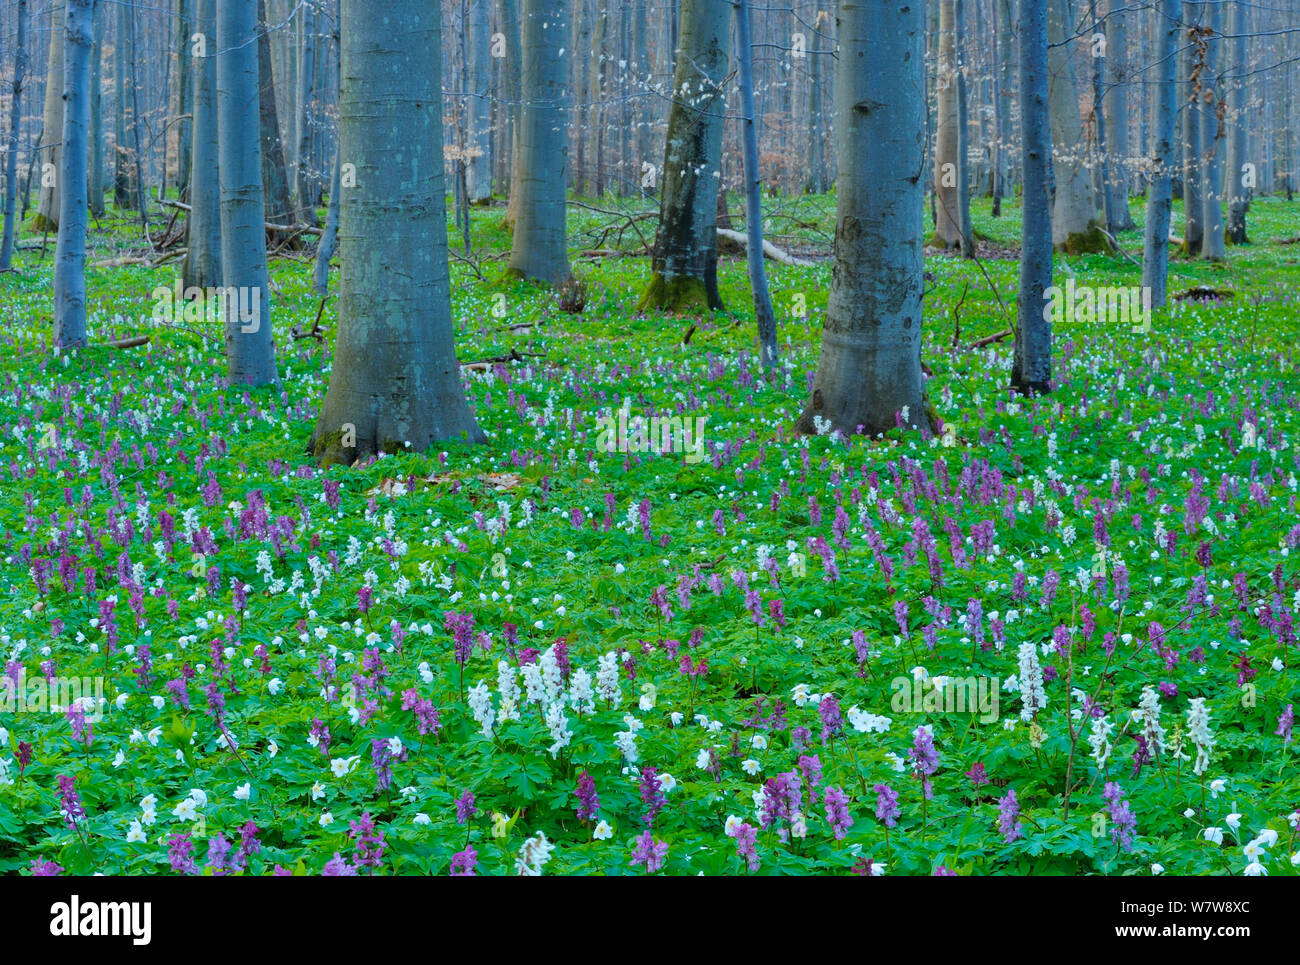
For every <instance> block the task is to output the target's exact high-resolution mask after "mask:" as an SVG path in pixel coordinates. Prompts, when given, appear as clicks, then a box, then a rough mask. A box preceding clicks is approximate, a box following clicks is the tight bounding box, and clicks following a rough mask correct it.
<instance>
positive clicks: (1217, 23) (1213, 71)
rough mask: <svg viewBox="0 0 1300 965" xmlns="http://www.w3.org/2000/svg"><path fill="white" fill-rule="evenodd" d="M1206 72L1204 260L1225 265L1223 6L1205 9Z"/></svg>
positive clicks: (1203, 81)
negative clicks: (1220, 262)
mask: <svg viewBox="0 0 1300 965" xmlns="http://www.w3.org/2000/svg"><path fill="white" fill-rule="evenodd" d="M1204 10H1205V26H1206V28H1207V29H1208V30H1209V31H1210V32H1209V34H1208V35H1207V36H1206V38H1205V69H1204V71H1203V72H1202V74H1201V87H1202V91H1201V158H1202V162H1201V163H1202V169H1201V192H1202V203H1203V205H1204V209H1203V210H1204V213H1203V214H1202V216H1201V257H1202V258H1205V259H1207V260H1209V261H1223V260H1224V259H1225V258H1226V257H1227V252H1226V251H1225V250H1224V238H1223V161H1224V159H1223V155H1224V151H1225V150H1226V148H1227V141H1226V139H1225V138H1224V126H1225V125H1224V108H1225V107H1226V104H1225V103H1224V100H1223V96H1222V86H1223V85H1222V80H1223V79H1222V77H1221V76H1220V70H1221V52H1222V47H1223V41H1222V40H1221V39H1220V34H1221V33H1222V32H1223V4H1222V3H1219V2H1214V3H1207V4H1205V5H1204Z"/></svg>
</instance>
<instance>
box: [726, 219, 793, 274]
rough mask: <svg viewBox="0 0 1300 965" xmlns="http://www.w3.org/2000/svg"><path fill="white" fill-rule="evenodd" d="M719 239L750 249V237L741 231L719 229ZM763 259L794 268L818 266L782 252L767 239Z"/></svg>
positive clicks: (764, 242) (764, 244) (764, 243)
mask: <svg viewBox="0 0 1300 965" xmlns="http://www.w3.org/2000/svg"><path fill="white" fill-rule="evenodd" d="M717 230H718V237H719V238H725V239H727V240H728V241H734V242H735V243H736V244H738V245H740V246H741V247H742V248H748V247H749V237H748V236H747V235H745V234H742V233H741V232H739V231H732V230H731V229H729V228H719V229H717ZM763 257H765V258H770V259H772V260H773V261H775V262H777V263H778V264H781V265H789V266H791V267H792V268H813V267H815V266H816V264H817V263H816V262H815V261H807V260H805V259H803V258H796V257H795V256H794V255H792V254H790V253H789V252H788V251H782V250H781V249H780V248H778V247H777V246H776V245H774V244H772V242H770V241H768V240H767V239H764V240H763Z"/></svg>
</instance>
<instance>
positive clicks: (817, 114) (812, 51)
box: [804, 10, 829, 194]
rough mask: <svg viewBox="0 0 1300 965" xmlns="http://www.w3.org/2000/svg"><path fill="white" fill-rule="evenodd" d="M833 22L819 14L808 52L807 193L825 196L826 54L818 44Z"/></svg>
mask: <svg viewBox="0 0 1300 965" xmlns="http://www.w3.org/2000/svg"><path fill="white" fill-rule="evenodd" d="M827 19H829V18H828V17H827V14H826V12H825V11H824V10H821V11H818V13H817V17H816V19H815V20H814V21H813V34H812V37H811V38H809V43H810V44H812V46H810V47H809V49H808V150H809V155H808V178H807V180H806V181H805V182H804V191H805V193H810V194H825V193H826V189H827V187H828V182H827V178H826V120H825V114H824V107H823V99H824V98H823V96H822V58H823V57H824V56H825V53H824V52H823V51H822V50H821V48H820V45H819V44H818V39H819V37H818V35H819V34H820V33H821V31H822V28H823V25H824V24H825V22H826V21H827Z"/></svg>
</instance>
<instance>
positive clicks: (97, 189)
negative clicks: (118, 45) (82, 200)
mask: <svg viewBox="0 0 1300 965" xmlns="http://www.w3.org/2000/svg"><path fill="white" fill-rule="evenodd" d="M103 9H104V8H103V6H102V5H100V4H98V3H97V4H95V13H94V24H93V29H94V32H95V43H94V46H93V47H92V48H91V51H90V162H89V163H90V175H89V181H90V184H89V190H90V213H91V215H92V216H93V217H96V218H102V217H104V214H105V211H104V113H103V98H102V93H103V92H102V90H101V86H102V85H101V72H102V65H101V63H100V61H101V60H102V59H103V58H102V56H101V54H102V49H103V40H104V20H103V17H102V16H101V12H102V11H103Z"/></svg>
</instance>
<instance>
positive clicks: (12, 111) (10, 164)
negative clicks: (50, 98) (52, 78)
mask: <svg viewBox="0 0 1300 965" xmlns="http://www.w3.org/2000/svg"><path fill="white" fill-rule="evenodd" d="M17 16H18V25H17V32H18V45H17V47H15V49H14V86H13V100H11V101H10V102H9V103H10V108H9V145H8V149H7V150H6V151H5V203H4V234H3V235H0V271H5V270H7V269H8V268H9V267H10V266H11V264H12V262H13V257H14V233H15V230H16V229H15V227H14V209H15V207H16V206H17V203H18V125H19V122H20V121H21V120H22V113H23V111H22V106H23V81H24V74H25V73H26V68H27V0H18V10H17Z"/></svg>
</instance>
